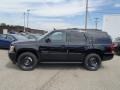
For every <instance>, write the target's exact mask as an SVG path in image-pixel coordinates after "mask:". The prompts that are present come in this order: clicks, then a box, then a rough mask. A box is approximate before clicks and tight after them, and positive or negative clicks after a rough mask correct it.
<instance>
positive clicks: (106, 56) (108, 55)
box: [103, 53, 114, 61]
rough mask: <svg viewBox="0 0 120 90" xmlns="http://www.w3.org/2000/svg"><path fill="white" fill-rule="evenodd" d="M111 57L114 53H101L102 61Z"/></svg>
mask: <svg viewBox="0 0 120 90" xmlns="http://www.w3.org/2000/svg"><path fill="white" fill-rule="evenodd" d="M113 57H114V54H113V53H105V54H104V55H103V61H108V60H111V59H113Z"/></svg>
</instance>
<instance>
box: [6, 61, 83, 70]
mask: <svg viewBox="0 0 120 90" xmlns="http://www.w3.org/2000/svg"><path fill="white" fill-rule="evenodd" d="M6 67H7V68H9V69H15V70H20V69H19V67H18V66H17V65H16V64H13V63H12V62H8V63H7V64H6ZM35 69H37V70H39V69H40V70H75V69H81V70H85V68H84V66H83V64H72V63H71V64H58V63H54V64H53V63H51V64H38V65H37V67H36V68H35Z"/></svg>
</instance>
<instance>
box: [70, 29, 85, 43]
mask: <svg viewBox="0 0 120 90" xmlns="http://www.w3.org/2000/svg"><path fill="white" fill-rule="evenodd" d="M69 37H70V38H69V41H70V42H71V43H74V44H81V43H85V42H86V38H85V35H84V33H83V32H80V31H71V32H70V34H69Z"/></svg>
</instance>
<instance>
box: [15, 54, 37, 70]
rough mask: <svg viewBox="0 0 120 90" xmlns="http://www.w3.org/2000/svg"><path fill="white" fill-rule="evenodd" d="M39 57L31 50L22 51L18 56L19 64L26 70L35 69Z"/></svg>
mask: <svg viewBox="0 0 120 90" xmlns="http://www.w3.org/2000/svg"><path fill="white" fill-rule="evenodd" d="M37 62H38V60H37V57H36V56H35V55H34V54H33V53H31V52H25V53H22V54H21V55H20V56H19V57H18V62H17V64H18V66H19V68H20V69H22V70H24V71H29V70H33V69H34V68H35V67H36V65H37Z"/></svg>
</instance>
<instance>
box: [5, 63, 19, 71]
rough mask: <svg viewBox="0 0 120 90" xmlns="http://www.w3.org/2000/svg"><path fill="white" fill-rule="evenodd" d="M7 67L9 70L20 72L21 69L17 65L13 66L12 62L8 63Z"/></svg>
mask: <svg viewBox="0 0 120 90" xmlns="http://www.w3.org/2000/svg"><path fill="white" fill-rule="evenodd" d="M6 67H7V68H9V69H16V70H20V69H19V68H18V66H17V65H16V64H13V63H12V62H8V63H7V64H6Z"/></svg>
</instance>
